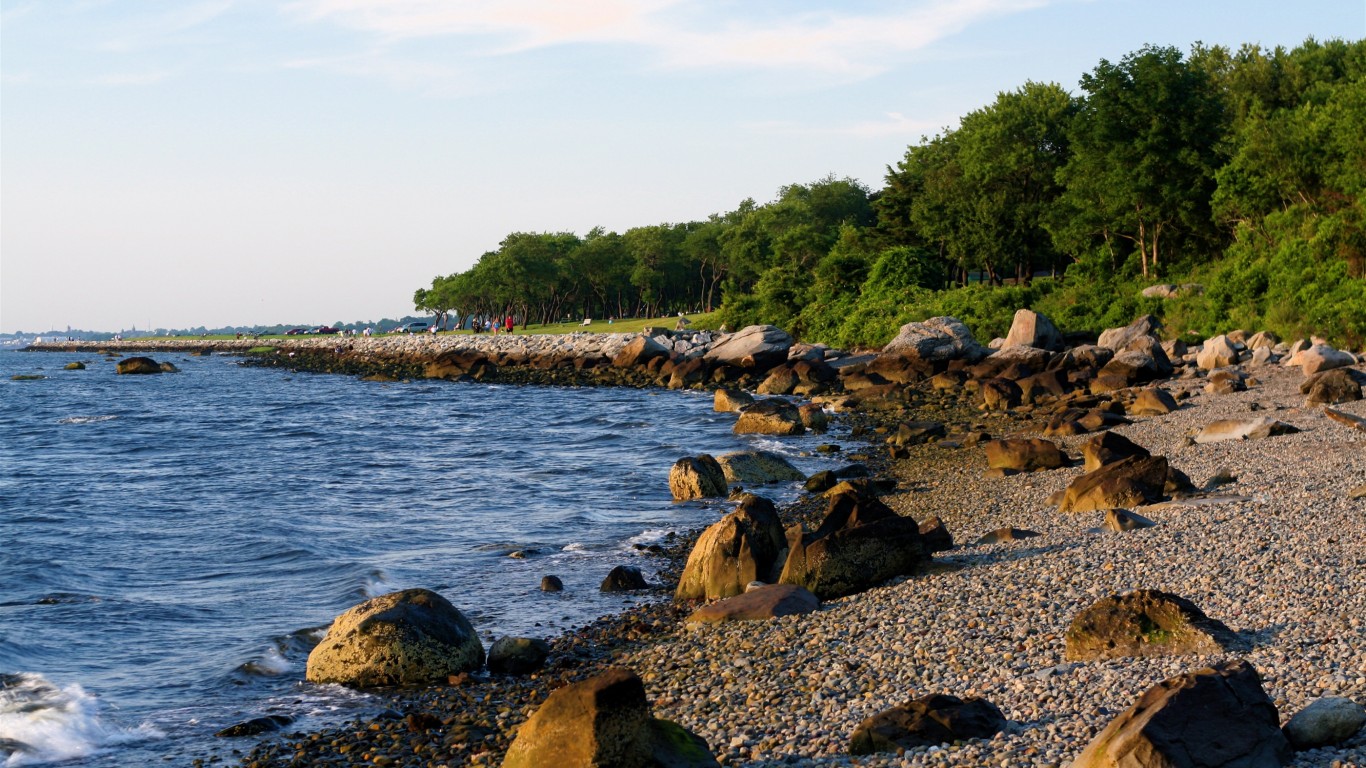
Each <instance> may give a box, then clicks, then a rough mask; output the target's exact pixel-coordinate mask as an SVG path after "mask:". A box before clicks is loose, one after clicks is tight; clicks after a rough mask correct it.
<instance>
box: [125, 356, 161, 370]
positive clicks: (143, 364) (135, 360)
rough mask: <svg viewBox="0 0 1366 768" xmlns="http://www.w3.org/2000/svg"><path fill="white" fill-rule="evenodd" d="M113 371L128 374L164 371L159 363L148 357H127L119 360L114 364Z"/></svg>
mask: <svg viewBox="0 0 1366 768" xmlns="http://www.w3.org/2000/svg"><path fill="white" fill-rule="evenodd" d="M114 372H115V373H128V374H146V373H164V371H162V369H161V365H160V364H158V363H157V361H155V360H153V359H152V358H150V357H129V358H125V359H123V360H120V361H119V362H118V363H117V364H116V365H115V366H114Z"/></svg>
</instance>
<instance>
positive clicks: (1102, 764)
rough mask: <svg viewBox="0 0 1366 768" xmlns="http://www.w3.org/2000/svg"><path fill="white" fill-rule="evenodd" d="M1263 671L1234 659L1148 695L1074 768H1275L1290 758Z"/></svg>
mask: <svg viewBox="0 0 1366 768" xmlns="http://www.w3.org/2000/svg"><path fill="white" fill-rule="evenodd" d="M1279 722H1280V715H1279V714H1278V713H1277V711H1276V705H1275V704H1273V703H1272V701H1271V699H1270V698H1269V697H1268V696H1267V695H1266V691H1264V690H1263V689H1262V681H1261V678H1260V677H1259V676H1258V675H1257V670H1255V669H1253V668H1252V665H1250V664H1248V663H1247V662H1246V661H1242V660H1239V661H1231V662H1224V663H1222V664H1217V665H1215V666H1214V667H1212V668H1207V669H1201V670H1198V671H1196V672H1188V673H1186V674H1183V675H1178V676H1176V677H1173V678H1171V679H1168V680H1165V681H1163V682H1162V683H1160V684H1158V685H1156V686H1154V687H1152V688H1150V689H1148V690H1147V691H1146V692H1145V693H1144V694H1143V695H1142V696H1140V697H1139V699H1138V701H1137V702H1135V703H1134V705H1133V706H1132V707H1130V708H1129V709H1128V711H1126V712H1124V713H1123V714H1122V715H1120V716H1119V717H1117V718H1115V719H1114V720H1113V721H1111V722H1110V724H1109V725H1108V726H1106V728H1105V730H1103V731H1101V732H1100V733H1099V734H1097V735H1096V737H1095V738H1094V739H1093V740H1092V741H1091V743H1090V744H1089V745H1087V747H1086V749H1085V750H1084V751H1083V752H1082V753H1081V755H1080V756H1078V757H1077V759H1076V760H1075V761H1073V763H1072V768H1117V767H1119V766H1123V767H1124V768H1171V767H1172V766H1182V767H1183V768H1277V766H1282V765H1285V764H1286V763H1287V762H1289V760H1290V757H1291V750H1290V744H1289V743H1288V742H1287V741H1286V739H1285V736H1284V735H1283V734H1282V733H1281V730H1280V728H1279V727H1278V725H1279Z"/></svg>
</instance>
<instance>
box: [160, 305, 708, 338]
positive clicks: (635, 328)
mask: <svg viewBox="0 0 1366 768" xmlns="http://www.w3.org/2000/svg"><path fill="white" fill-rule="evenodd" d="M716 315H717V313H715V312H704V313H702V314H700V315H688V316H687V318H688V319H689V320H691V321H692V324H691V325H690V326H688V327H689V328H692V329H693V330H715V329H716V328H717V326H719V325H720V324H721V322H720V320H718V319H717V317H716ZM677 322H678V316H677V315H674V316H672V317H660V318H653V319H651V318H630V319H626V320H617V321H615V322H612V323H608V322H607V321H606V320H594V321H593V322H591V323H589V324H588V325H584V324H583V322H582V321H580V322H577V323H552V324H548V325H539V324H534V323H533V324H532V325H531V327H529V328H525V329H523V328H522V327H521V326H520V325H519V326H517V330H516V331H514V332H515V333H525V334H537V333H546V334H561V333H577V332H579V331H587V332H589V333H639V332H640V331H641V330H642V329H644V328H650V327H654V328H669V329H672V328H673V327H674V325H675V324H677ZM468 333H469V331H443V332H442V333H441V334H440V335H442V336H448V335H452V334H468ZM375 335H376V336H393V335H397V334H388V333H378V334H375ZM157 338H158V339H159V340H168V341H169V340H172V339H173V338H174V340H178V341H179V340H185V339H233V338H235V337H234V336H232V335H230V334H217V335H215V334H210V335H208V336H176V337H169V336H161V337H157ZM260 338H261V339H298V338H309V337H308V336H303V337H300V336H297V335H296V336H288V335H285V334H282V333H277V334H262V335H261V337H260ZM139 340H141V339H139Z"/></svg>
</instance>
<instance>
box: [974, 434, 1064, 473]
mask: <svg viewBox="0 0 1366 768" xmlns="http://www.w3.org/2000/svg"><path fill="white" fill-rule="evenodd" d="M982 447H983V448H984V449H985V450H986V454H987V466H988V467H990V468H992V469H1009V470H1014V471H1016V472H1033V471H1035V470H1039V469H1057V468H1058V467H1062V466H1065V465H1066V464H1067V455H1066V454H1064V453H1063V452H1062V449H1061V448H1059V447H1058V444H1057V443H1055V442H1053V441H1052V440H1044V439H1042V438H1037V437H1036V438H1030V439H1025V438H1006V439H1004V440H988V441H987V442H985V443H983V444H982Z"/></svg>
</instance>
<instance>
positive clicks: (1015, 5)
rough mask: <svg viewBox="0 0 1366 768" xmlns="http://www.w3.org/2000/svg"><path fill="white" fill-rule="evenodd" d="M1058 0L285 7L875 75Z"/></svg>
mask: <svg viewBox="0 0 1366 768" xmlns="http://www.w3.org/2000/svg"><path fill="white" fill-rule="evenodd" d="M1052 1H1054V0H919V1H917V2H908V3H900V4H895V3H894V4H891V5H879V6H877V7H876V8H875V9H873V10H860V8H859V7H858V6H857V5H849V6H847V7H844V8H839V9H834V10H828V11H822V12H819V13H816V12H811V13H801V14H796V13H794V12H792V11H790V10H788V9H787V8H786V7H785V6H784V5H783V4H781V3H779V4H775V5H774V6H772V7H771V8H770V12H769V13H767V14H766V15H765V14H755V13H751V14H750V15H749V16H747V17H746V18H743V19H742V18H718V17H716V15H715V14H714V13H713V12H712V11H711V8H710V7H709V5H708V4H706V3H702V2H699V1H698V0H601V1H599V2H594V3H591V4H585V3H566V2H564V0H465V1H463V2H461V1H458V0H298V1H297V2H294V3H291V4H289V5H288V6H286V7H287V9H288V11H289V12H290V13H292V14H294V15H295V16H296V17H297V18H299V19H301V20H304V21H307V22H329V23H332V24H336V25H339V26H342V27H344V28H348V29H352V30H356V31H359V32H362V33H367V34H370V35H374V36H375V37H376V38H378V40H379V42H380V44H387V43H395V42H398V41H402V40H405V39H412V38H433V37H462V38H466V44H467V45H468V47H467V48H466V49H465V50H466V52H467V53H468V54H470V55H476V56H477V55H504V54H508V53H514V52H520V51H528V50H533V49H540V48H547V47H552V46H559V45H570V44H603V43H607V44H619V45H630V46H636V47H639V48H641V49H643V50H645V51H647V52H649V53H650V54H651V55H652V56H653V57H654V58H655V61H656V62H657V63H659V64H662V65H664V66H667V67H671V68H679V69H693V68H709V69H714V68H727V69H750V70H754V69H781V70H794V69H795V70H806V71H816V72H829V73H839V74H843V75H846V76H849V75H852V76H855V77H858V76H867V75H871V74H875V73H877V72H880V71H882V70H883V69H884V68H885V67H886V66H887V60H888V58H889V57H891V58H895V57H898V56H902V55H906V54H909V53H913V52H915V51H917V50H920V49H922V48H924V47H926V46H928V45H930V44H932V43H934V42H936V41H938V40H941V39H943V38H945V37H948V36H951V35H953V34H956V33H958V32H961V31H963V30H964V29H966V28H967V27H969V26H970V25H972V24H974V23H978V22H982V21H986V20H990V19H995V18H999V17H1002V16H1006V15H1009V14H1014V13H1020V12H1023V11H1027V10H1031V9H1034V8H1039V7H1042V6H1045V5H1047V4H1049V2H1052Z"/></svg>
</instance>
